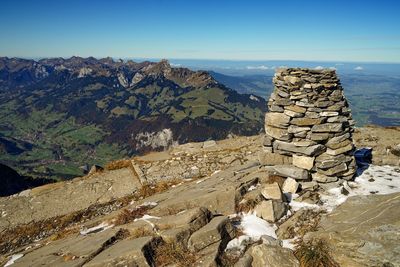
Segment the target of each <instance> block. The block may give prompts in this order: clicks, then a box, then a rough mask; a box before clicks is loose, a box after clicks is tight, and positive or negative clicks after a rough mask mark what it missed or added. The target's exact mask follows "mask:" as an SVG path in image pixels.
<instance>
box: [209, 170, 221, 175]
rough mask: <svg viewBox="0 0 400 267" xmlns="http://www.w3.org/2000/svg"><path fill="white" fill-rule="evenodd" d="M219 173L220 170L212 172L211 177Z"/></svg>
mask: <svg viewBox="0 0 400 267" xmlns="http://www.w3.org/2000/svg"><path fill="white" fill-rule="evenodd" d="M219 172H221V170H216V171H215V172H213V173H212V174H211V176H213V175H214V174H217V173H219Z"/></svg>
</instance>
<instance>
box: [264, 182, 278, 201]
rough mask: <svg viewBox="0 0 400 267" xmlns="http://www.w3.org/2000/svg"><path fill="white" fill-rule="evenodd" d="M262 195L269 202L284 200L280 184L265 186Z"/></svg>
mask: <svg viewBox="0 0 400 267" xmlns="http://www.w3.org/2000/svg"><path fill="white" fill-rule="evenodd" d="M261 195H262V196H263V197H264V198H265V199H267V200H269V199H275V200H283V194H282V191H281V188H280V187H279V184H278V183H276V182H275V183H272V184H266V185H264V187H263V189H262V190H261Z"/></svg>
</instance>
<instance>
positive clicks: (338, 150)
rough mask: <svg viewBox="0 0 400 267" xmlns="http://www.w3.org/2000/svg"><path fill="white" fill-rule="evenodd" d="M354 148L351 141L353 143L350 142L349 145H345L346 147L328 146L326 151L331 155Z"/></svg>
mask: <svg viewBox="0 0 400 267" xmlns="http://www.w3.org/2000/svg"><path fill="white" fill-rule="evenodd" d="M353 148H354V145H353V144H352V143H351V144H348V145H347V146H344V147H341V148H338V149H330V148H328V149H327V150H326V153H327V154H329V155H333V156H336V155H340V154H343V153H346V152H349V151H351V150H353Z"/></svg>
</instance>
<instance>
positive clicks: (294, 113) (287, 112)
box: [284, 110, 304, 118]
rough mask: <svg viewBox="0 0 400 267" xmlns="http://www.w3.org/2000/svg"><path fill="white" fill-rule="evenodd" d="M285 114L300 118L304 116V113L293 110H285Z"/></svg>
mask: <svg viewBox="0 0 400 267" xmlns="http://www.w3.org/2000/svg"><path fill="white" fill-rule="evenodd" d="M284 114H285V115H287V116H289V117H292V118H300V117H303V116H304V113H298V112H294V111H291V110H285V111H284Z"/></svg>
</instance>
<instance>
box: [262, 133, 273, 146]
mask: <svg viewBox="0 0 400 267" xmlns="http://www.w3.org/2000/svg"><path fill="white" fill-rule="evenodd" d="M273 140H274V139H272V138H271V137H270V136H267V135H264V136H263V143H262V144H263V146H272V141H273Z"/></svg>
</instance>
